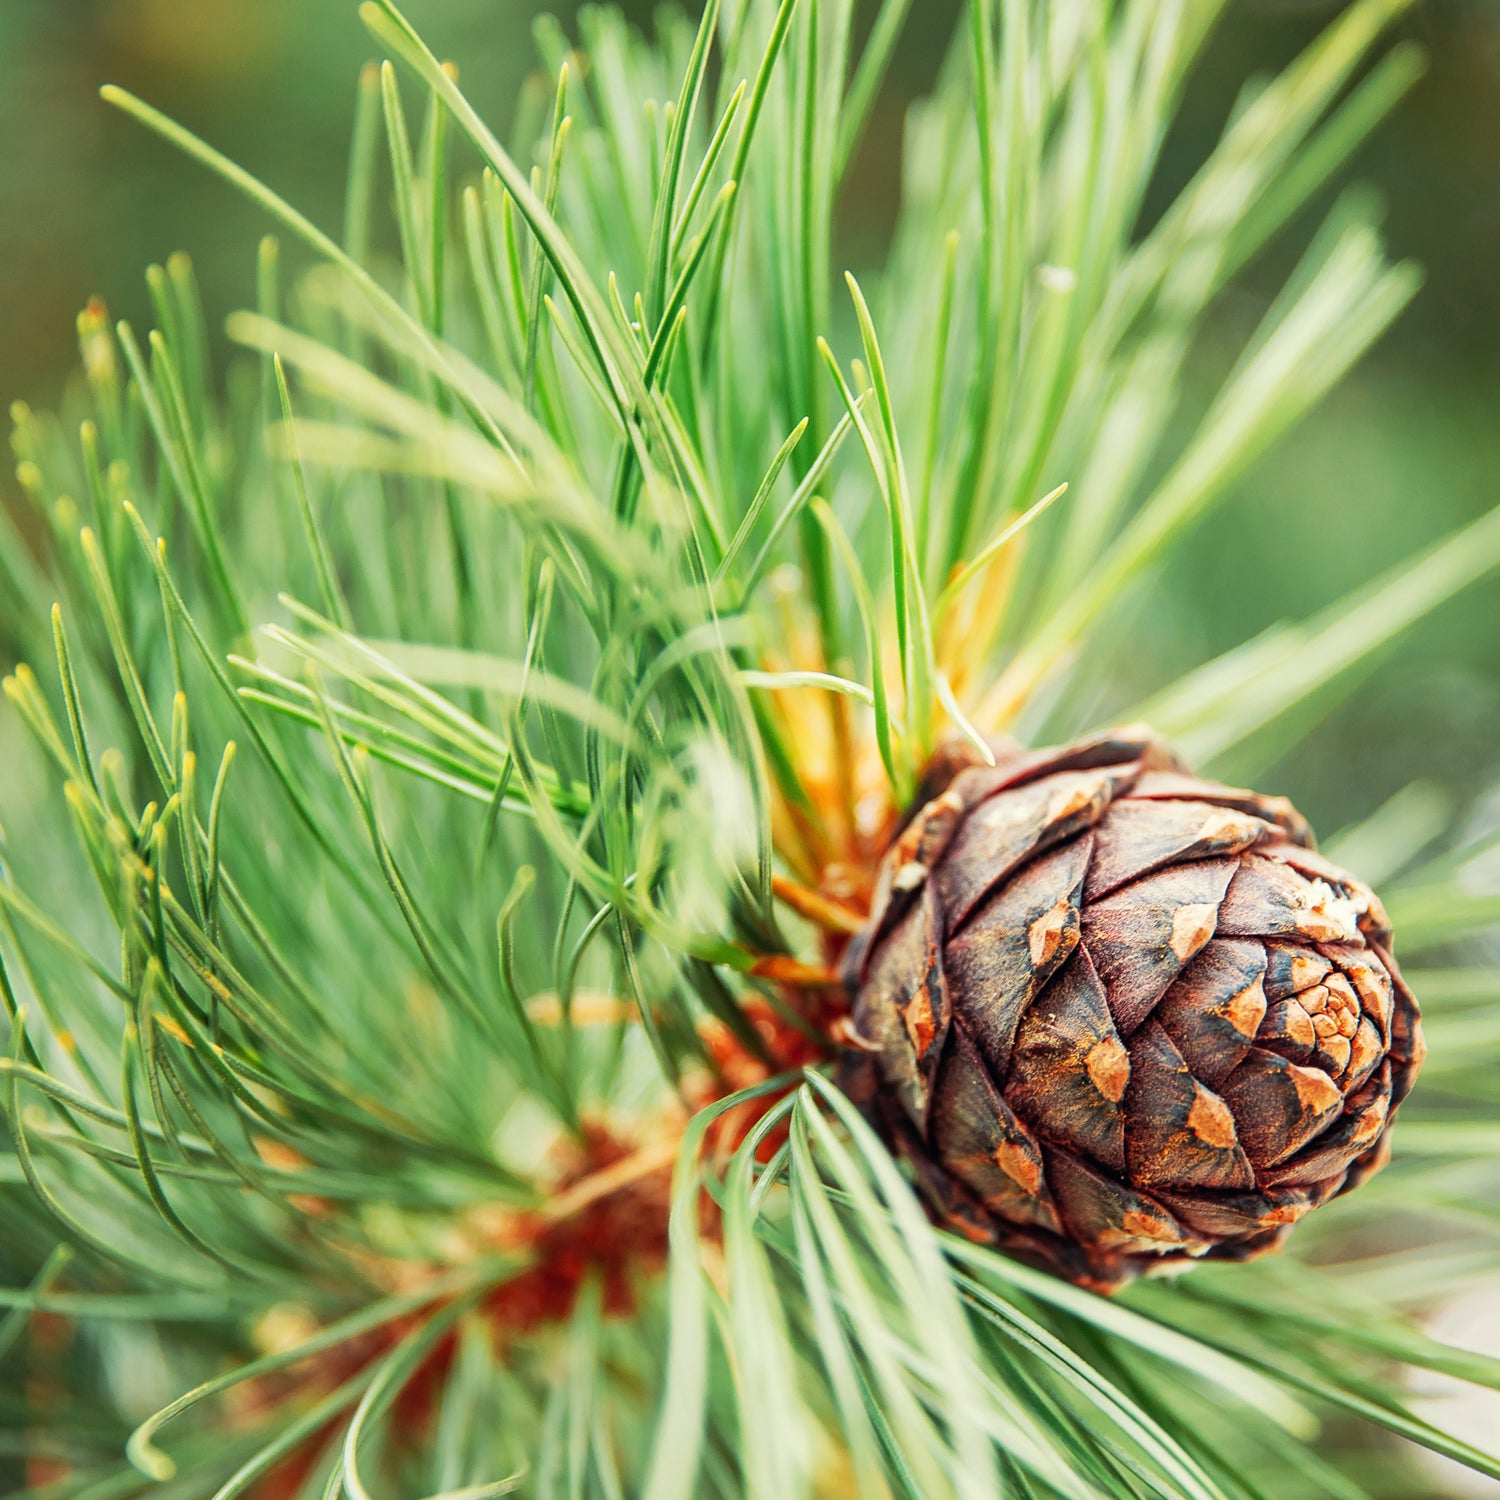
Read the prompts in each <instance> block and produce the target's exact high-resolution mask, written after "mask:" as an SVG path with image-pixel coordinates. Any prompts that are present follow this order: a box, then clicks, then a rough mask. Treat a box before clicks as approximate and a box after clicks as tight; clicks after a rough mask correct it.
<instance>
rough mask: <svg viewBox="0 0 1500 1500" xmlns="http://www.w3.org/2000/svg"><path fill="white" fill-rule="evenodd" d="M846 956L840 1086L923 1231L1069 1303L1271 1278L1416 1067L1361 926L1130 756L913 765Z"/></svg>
mask: <svg viewBox="0 0 1500 1500" xmlns="http://www.w3.org/2000/svg"><path fill="white" fill-rule="evenodd" d="M923 791H924V794H926V795H928V796H930V797H931V800H929V801H926V803H925V805H923V806H922V807H921V808H920V810H919V811H918V812H917V813H916V814H915V816H914V817H912V819H911V821H910V822H909V823H908V824H907V826H906V827H905V829H904V830H903V831H902V833H901V834H900V836H899V837H898V838H897V840H896V841H895V843H894V844H893V845H892V847H891V849H890V850H889V852H888V853H887V854H886V856H885V859H884V861H883V863H882V865H881V869H880V876H879V883H878V886H877V891H876V897H875V902H874V907H873V910H872V912H871V916H870V920H869V923H868V925H867V926H866V928H865V930H864V932H863V933H862V934H861V935H860V936H859V937H858V938H856V939H855V941H854V943H853V944H852V945H851V947H850V950H849V954H848V957H847V961H846V980H847V983H848V985H849V988H850V991H851V996H852V999H853V1003H854V1014H853V1021H852V1036H851V1041H852V1042H853V1043H854V1046H853V1047H852V1048H851V1050H850V1052H849V1053H848V1054H847V1057H848V1062H847V1065H846V1067H845V1073H844V1077H845V1083H846V1086H847V1087H849V1089H850V1091H851V1093H853V1094H854V1095H855V1097H856V1098H858V1099H860V1100H861V1102H862V1103H863V1104H865V1106H866V1107H867V1109H868V1110H869V1112H870V1114H871V1115H872V1117H873V1118H874V1119H875V1121H876V1123H877V1125H878V1126H879V1128H880V1129H881V1130H882V1132H883V1133H884V1134H885V1136H886V1138H887V1139H888V1140H889V1142H890V1143H891V1145H892V1147H893V1148H894V1149H895V1150H896V1151H897V1152H898V1153H899V1154H900V1155H902V1156H903V1157H905V1158H906V1159H907V1161H908V1162H909V1163H910V1164H911V1166H912V1168H913V1170H914V1173H915V1175H916V1177H917V1180H918V1182H919V1184H920V1186H921V1187H922V1189H923V1191H924V1192H925V1194H926V1196H927V1197H928V1199H929V1200H930V1201H931V1203H932V1204H933V1206H934V1209H935V1211H936V1212H937V1214H938V1215H939V1216H940V1217H942V1218H944V1219H946V1220H947V1221H948V1222H950V1223H952V1224H954V1225H955V1226H957V1227H959V1228H960V1229H962V1230H963V1231H964V1232H966V1233H968V1234H970V1235H971V1236H974V1237H976V1238H980V1239H984V1240H987V1241H991V1242H993V1243H996V1244H998V1245H1000V1246H1001V1247H1002V1248H1005V1249H1008V1250H1010V1251H1012V1252H1013V1253H1016V1254H1019V1255H1021V1256H1023V1257H1025V1258H1027V1259H1030V1260H1032V1261H1035V1262H1039V1263H1041V1264H1045V1265H1047V1266H1048V1267H1050V1268H1051V1269H1053V1270H1055V1271H1057V1272H1059V1273H1060V1274H1062V1275H1064V1276H1067V1277H1069V1278H1070V1279H1072V1280H1074V1281H1077V1282H1079V1283H1081V1284H1084V1285H1090V1286H1095V1287H1099V1288H1108V1287H1112V1286H1117V1285H1119V1284H1120V1283H1122V1282H1124V1281H1126V1280H1129V1279H1130V1278H1131V1277H1132V1276H1134V1275H1136V1274H1138V1273H1139V1272H1141V1271H1143V1270H1149V1269H1156V1268H1161V1267H1165V1266H1169V1265H1172V1264H1176V1263H1181V1262H1184V1261H1187V1260H1190V1259H1194V1258H1198V1257H1202V1256H1217V1257H1224V1258H1230V1259H1248V1258H1250V1257H1251V1256H1254V1255H1258V1254H1262V1253H1264V1252H1265V1251H1268V1250H1273V1249H1276V1248H1277V1247H1278V1246H1279V1245H1280V1244H1281V1242H1282V1240H1283V1239H1284V1238H1285V1236H1286V1235H1287V1233H1288V1231H1289V1229H1290V1226H1291V1225H1292V1223H1293V1222H1294V1221H1295V1220H1297V1219H1298V1218H1300V1217H1301V1216H1302V1215H1303V1214H1305V1213H1306V1212H1307V1211H1308V1210H1309V1209H1312V1208H1315V1207H1317V1206H1318V1205H1319V1204H1321V1203H1324V1202H1326V1201H1327V1200H1328V1199H1329V1198H1332V1197H1333V1196H1334V1195H1335V1194H1337V1193H1341V1192H1345V1191H1347V1190H1348V1189H1349V1188H1351V1187H1354V1186H1356V1185H1357V1184H1358V1183H1360V1182H1362V1181H1363V1180H1364V1179H1365V1178H1366V1177H1368V1176H1369V1175H1370V1174H1371V1173H1372V1172H1374V1171H1376V1170H1378V1169H1379V1167H1380V1166H1382V1165H1383V1164H1384V1161H1385V1159H1386V1155H1387V1153H1388V1150H1389V1147H1388V1140H1387V1133H1388V1130H1389V1125H1390V1119H1391V1116H1392V1114H1393V1113H1394V1112H1395V1109H1396V1106H1397V1105H1398V1104H1400V1102H1401V1100H1402V1099H1403V1098H1404V1097H1405V1096H1406V1093H1407V1091H1408V1090H1409V1089H1410V1087H1411V1084H1412V1080H1413V1078H1414V1076H1415V1074H1416V1071H1417V1069H1418V1067H1419V1066H1420V1063H1421V1059H1422V1053H1423V1046H1422V1035H1421V1025H1420V1020H1419V1012H1418V1009H1417V1004H1416V1001H1415V1000H1414V998H1413V997H1412V994H1411V992H1410V991H1409V990H1408V989H1407V988H1406V986H1405V984H1403V982H1402V980H1401V975H1400V972H1399V970H1398V969H1397V968H1396V965H1395V963H1394V962H1393V960H1392V958H1391V954H1390V940H1391V934H1390V927H1389V924H1388V922H1387V920H1386V916H1385V913H1384V910H1383V909H1382V907H1381V905H1380V902H1379V900H1378V898H1377V897H1376V896H1375V895H1374V893H1373V892H1372V891H1370V890H1369V889H1368V888H1367V887H1366V886H1364V885H1363V884H1361V883H1360V882H1359V881H1358V880H1356V879H1355V878H1354V877H1353V876H1352V875H1349V874H1346V873H1345V872H1344V871H1342V870H1340V869H1338V868H1337V867H1336V866H1334V865H1333V864H1331V863H1330V862H1329V861H1328V860H1325V859H1323V858H1322V857H1321V856H1319V855H1318V854H1316V853H1314V852H1313V849H1312V840H1311V836H1310V834H1309V831H1308V828H1307V825H1306V823H1305V822H1304V821H1303V820H1302V818H1301V817H1300V816H1299V815H1298V814H1297V812H1296V811H1295V810H1294V809H1293V808H1292V806H1291V804H1290V803H1288V802H1287V801H1285V799H1282V798H1272V797H1261V796H1257V795H1255V794H1253V793H1250V792H1242V791H1234V790H1231V789H1230V788H1228V787H1224V786H1218V785H1216V784H1214V783H1212V782H1207V781H1200V780H1198V779H1196V778H1195V777H1193V776H1192V775H1191V774H1190V773H1189V772H1188V771H1187V770H1186V768H1185V767H1184V766H1183V765H1182V764H1181V763H1180V762H1178V761H1177V760H1176V759H1175V758H1174V757H1173V755H1172V754H1171V752H1170V751H1169V750H1167V748H1166V747H1165V746H1164V745H1163V744H1162V743H1161V741H1160V740H1158V739H1157V738H1156V737H1155V736H1154V735H1153V734H1152V733H1151V732H1150V731H1149V730H1146V729H1140V728H1132V729H1127V730H1121V731H1117V732H1115V733H1112V734H1109V735H1106V736H1101V737H1099V738H1095V739H1091V740H1087V741H1083V742H1081V743H1078V744H1074V745H1069V746H1065V747H1062V748H1057V749H1050V750H1042V751H1037V752H1035V753H1026V754H1021V753H1019V752H1018V753H1015V754H1012V755H1009V756H1007V757H1005V758H1003V759H1002V760H1001V763H1000V765H999V766H998V767H997V768H993V769H992V768H989V767H985V766H979V765H975V764H973V763H972V762H971V763H969V764H967V765H965V764H964V763H963V761H962V760H961V759H959V760H957V761H955V760H953V759H951V758H950V759H948V760H947V761H946V763H935V766H934V770H933V772H932V773H931V774H930V776H929V779H928V782H927V783H926V784H925V785H924V788H923Z"/></svg>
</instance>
